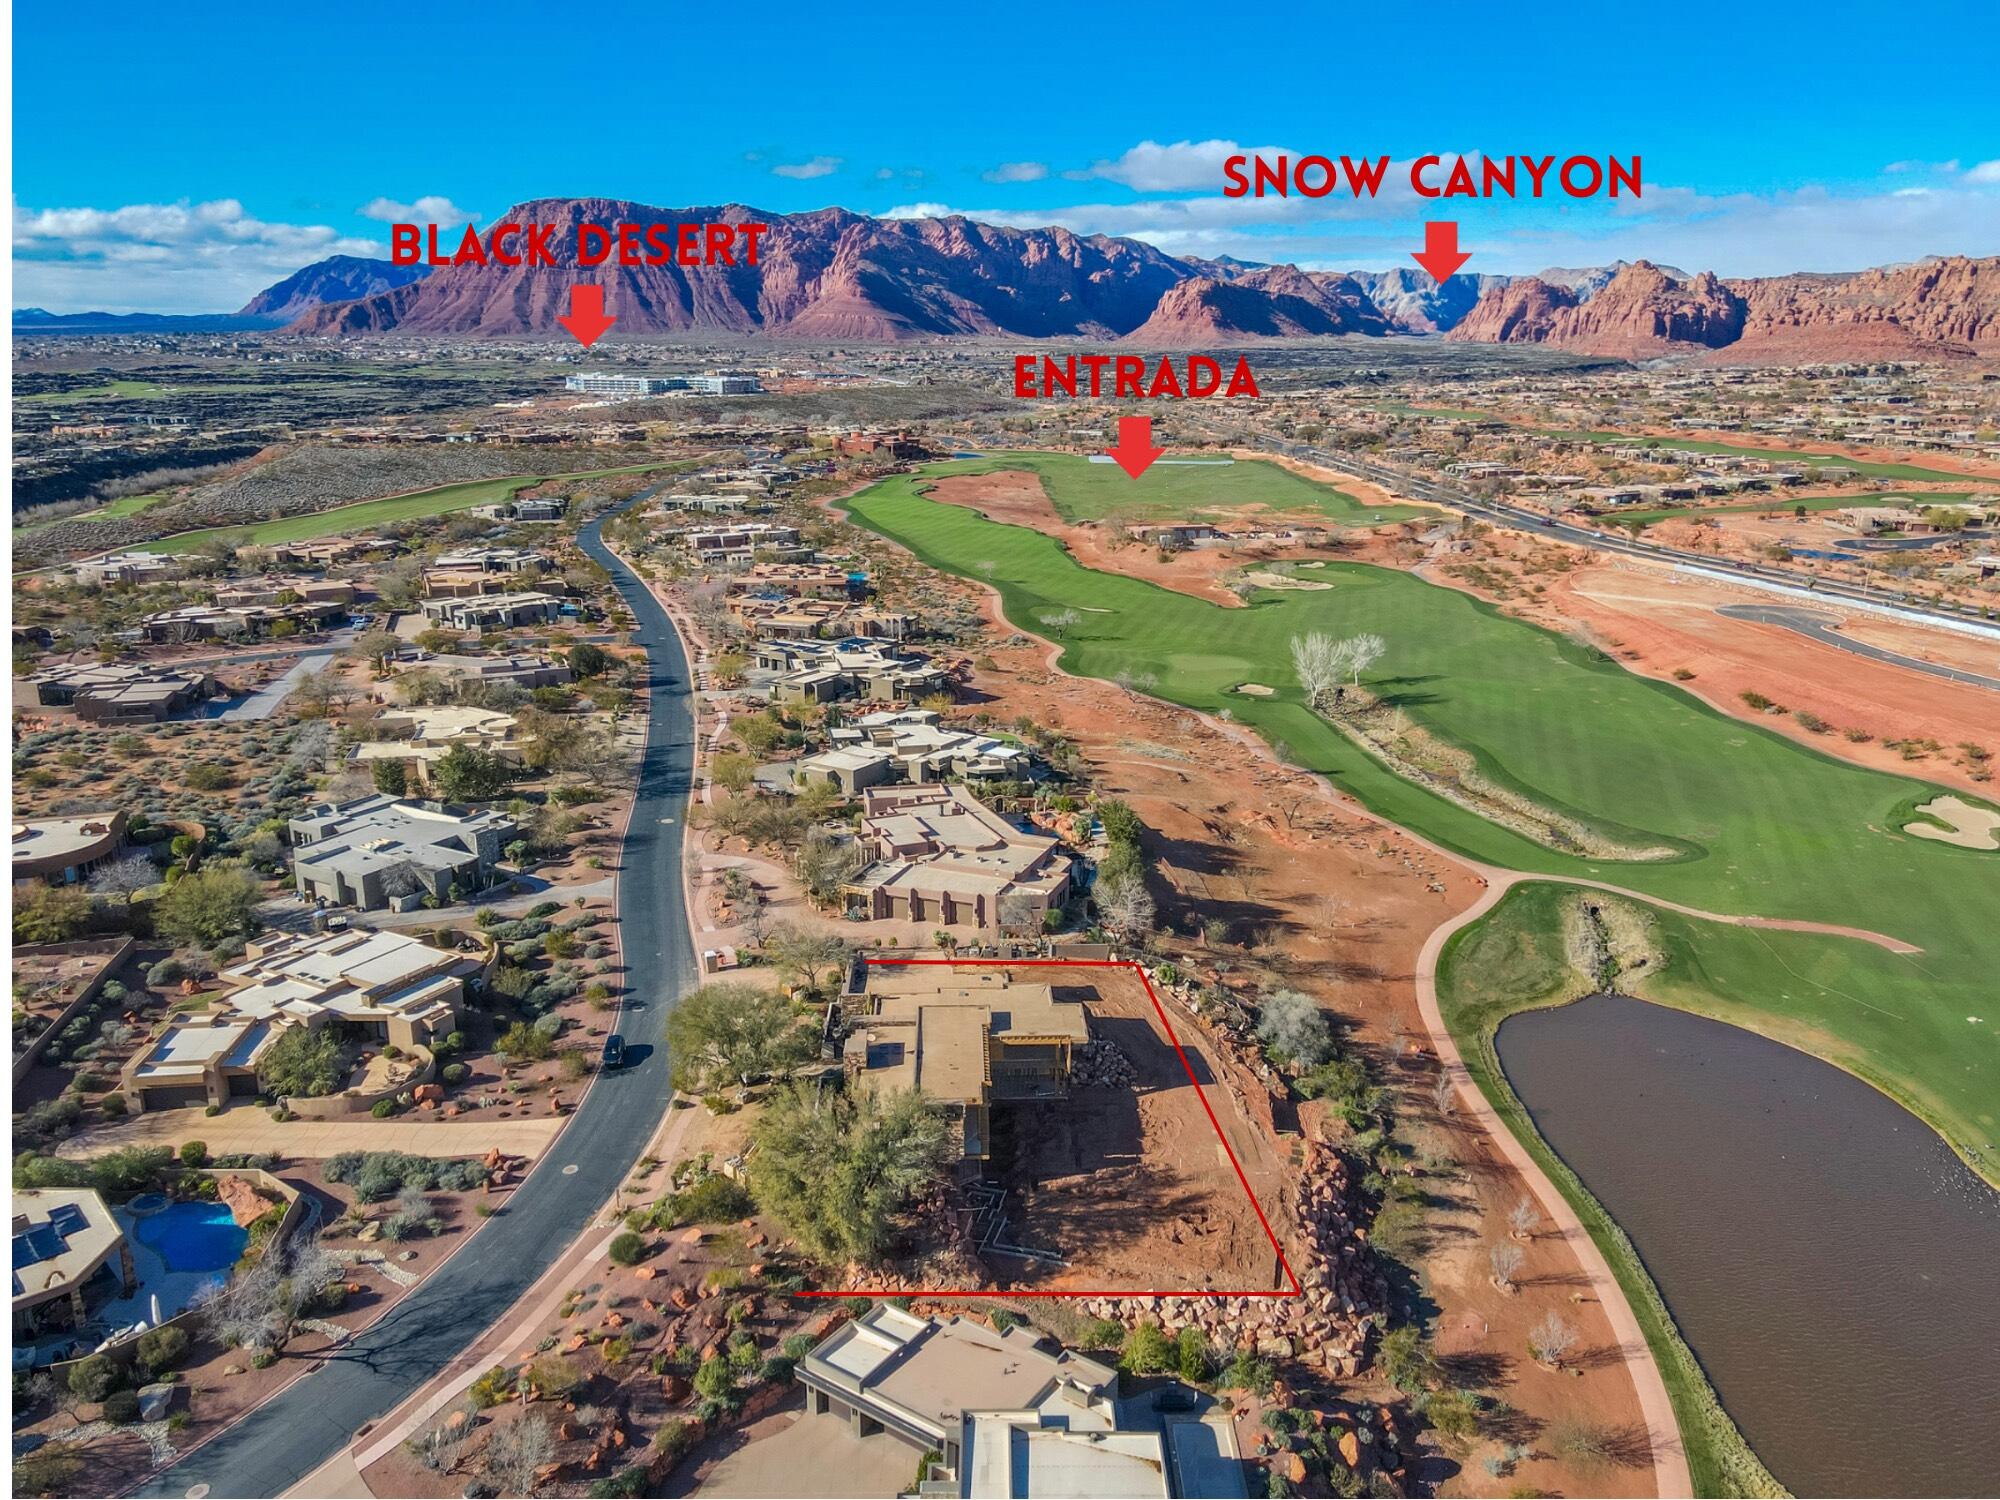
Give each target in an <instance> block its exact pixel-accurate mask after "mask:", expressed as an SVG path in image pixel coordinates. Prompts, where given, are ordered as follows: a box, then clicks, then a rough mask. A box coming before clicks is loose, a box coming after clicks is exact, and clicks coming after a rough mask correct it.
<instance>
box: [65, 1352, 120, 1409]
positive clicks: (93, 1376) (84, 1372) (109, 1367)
mask: <svg viewBox="0 0 2000 1500" xmlns="http://www.w3.org/2000/svg"><path fill="white" fill-rule="evenodd" d="M123 1374H124V1372H123V1371H122V1370H120V1369H119V1368H118V1362H117V1361H116V1360H114V1359H113V1358H112V1357H111V1356H110V1355H108V1354H93V1355H90V1356H89V1357H88V1358H85V1359H80V1360H78V1361H77V1362H76V1363H75V1364H73V1365H71V1366H70V1371H69V1388H70V1390H71V1391H72V1392H74V1393H75V1394H76V1395H78V1396H81V1397H82V1398H83V1399H84V1400H86V1401H102V1400H103V1399H104V1398H105V1397H106V1396H108V1395H110V1394H111V1392H112V1391H113V1390H115V1389H116V1388H117V1386H118V1381H119V1379H120V1377H121V1376H122V1375H123Z"/></svg>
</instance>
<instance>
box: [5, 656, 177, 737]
mask: <svg viewBox="0 0 2000 1500" xmlns="http://www.w3.org/2000/svg"><path fill="white" fill-rule="evenodd" d="M28 681H29V682H31V683H33V684H34V686H35V697H36V699H37V701H39V702H40V703H42V704H43V705H44V706H45V707H48V708H70V709H74V710H75V711H76V716H77V717H78V718H79V719H83V720H85V721H87V722H90V723H98V722H115V723H135V722H136V723H145V722H154V723H157V722H158V721H159V720H162V719H166V718H170V717H172V716H173V715H174V714H177V713H184V712H186V711H187V710H188V709H190V708H193V707H195V706H196V705H197V704H201V703H205V702H207V701H208V700H209V699H210V698H212V697H214V696H215V693H216V686H215V678H214V676H213V675H212V674H211V673H209V672H205V671H203V670H201V669H200V668H198V667H152V666H142V665H133V664H129V663H125V662H111V663H102V664H101V663H97V662H87V663H86V662H76V663H71V664H68V665H64V666H56V667H44V668H43V669H42V670H41V671H39V672H34V673H31V674H30V675H29V677H28Z"/></svg>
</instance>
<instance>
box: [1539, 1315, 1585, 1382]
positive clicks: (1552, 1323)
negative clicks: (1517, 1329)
mask: <svg viewBox="0 0 2000 1500" xmlns="http://www.w3.org/2000/svg"><path fill="white" fill-rule="evenodd" d="M1575 1347H1576V1330H1575V1329H1574V1328H1572V1327H1570V1326H1569V1324H1567V1323H1565V1322H1564V1321H1563V1320H1562V1319H1561V1318H1560V1317H1558V1316H1556V1314H1554V1313H1550V1314H1548V1316H1546V1317H1544V1318H1543V1319H1542V1321H1541V1322H1539V1323H1537V1324H1536V1325H1535V1326H1534V1327H1533V1328H1531V1329H1529V1330H1528V1353H1529V1354H1530V1355H1532V1356H1533V1357H1534V1361H1535V1363H1536V1364H1538V1365H1547V1366H1549V1368H1551V1369H1555V1370H1560V1369H1561V1368H1562V1364H1563V1357H1564V1356H1565V1355H1567V1354H1568V1353H1569V1352H1570V1350H1572V1349H1574V1348H1575Z"/></svg>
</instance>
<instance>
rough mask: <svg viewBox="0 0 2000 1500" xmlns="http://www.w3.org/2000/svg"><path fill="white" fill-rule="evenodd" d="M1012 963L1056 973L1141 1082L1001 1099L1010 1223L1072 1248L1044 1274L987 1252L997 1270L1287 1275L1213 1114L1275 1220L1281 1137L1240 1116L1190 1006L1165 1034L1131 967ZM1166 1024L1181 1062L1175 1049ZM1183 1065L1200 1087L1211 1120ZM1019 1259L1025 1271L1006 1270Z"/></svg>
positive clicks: (1043, 1282)
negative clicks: (1013, 1101) (1009, 1163)
mask: <svg viewBox="0 0 2000 1500" xmlns="http://www.w3.org/2000/svg"><path fill="white" fill-rule="evenodd" d="M1013 973H1014V977H1015V978H1016V979H1017V980H1018V981H1020V982H1023V983H1046V984H1052V985H1054V986H1055V987H1056V991H1057V994H1058V997H1059V998H1062V997H1065V996H1069V995H1073V996H1075V997H1076V998H1077V999H1078V1000H1080V1001H1081V1002H1082V1004H1083V1005H1084V1007H1085V1009H1086V1010H1087V1012H1088V1014H1089V1018H1090V1033H1091V1037H1092V1039H1093V1040H1094V1041H1096V1042H1099V1043H1101V1044H1108V1045H1110V1046H1112V1047H1115V1048H1117V1050H1118V1051H1119V1053H1120V1054H1122V1055H1123V1057H1124V1058H1125V1060H1126V1061H1128V1062H1129V1063H1131V1065H1132V1067H1133V1070H1134V1072H1135V1074H1136V1082H1135V1083H1134V1084H1133V1085H1132V1086H1131V1087H1129V1088H1127V1087H1122V1086H1120V1087H1105V1086H1096V1087H1079V1088H1074V1089H1072V1090H1071V1092H1070V1095H1069V1097H1068V1098H1067V1099H1065V1100H1062V1101H1056V1102H1049V1103H1036V1104H1032V1105H1016V1106H1011V1107H1010V1106H1002V1107H1001V1108H999V1109H996V1111H995V1120H994V1126H995V1136H996V1140H997V1141H1003V1142H1006V1143H1008V1145H1009V1146H1010V1147H1011V1150H1010V1151H1009V1154H1010V1155H1011V1157H1012V1158H1013V1171H1012V1172H1011V1174H1010V1175H1009V1176H1008V1178H1007V1182H1008V1186H1009V1187H1010V1188H1011V1189H1013V1190H1014V1192H1015V1196H1014V1197H1013V1199H1012V1201H1011V1202H1010V1203H1009V1206H1008V1207H1009V1237H1010V1238H1011V1239H1013V1240H1014V1242H1015V1243H1019V1244H1024V1245H1028V1246H1032V1247H1034V1248H1037V1249H1047V1250H1053V1251H1055V1252H1057V1253H1058V1254H1061V1255H1062V1256H1063V1257H1064V1258H1065V1259H1066V1260H1068V1261H1069V1267H1068V1268H1067V1269H1066V1270H1065V1271H1063V1272H1061V1273H1060V1274H1057V1275H1055V1276H1052V1277H1046V1278H1045V1277H1043V1276H1039V1275H1036V1274H1035V1272H1034V1268H1033V1267H1032V1265H1029V1264H1024V1263H1022V1262H1018V1261H1008V1260H1006V1259H1004V1258H1000V1257H989V1261H990V1263H991V1265H992V1268H993V1270H994V1271H995V1272H996V1273H997V1279H1000V1280H1001V1281H1002V1284H1008V1285H1016V1284H1019V1285H1026V1284H1032V1285H1034V1286H1035V1287H1036V1288H1037V1289H1038V1290H1044V1291H1090V1292H1097V1293H1122V1292H1142V1291H1183V1290H1185V1291H1214V1292H1250V1291H1255V1292H1263V1291H1272V1290H1282V1289H1286V1288H1288V1287H1289V1286H1290V1285H1291V1281H1290V1278H1288V1277H1286V1276H1285V1275H1284V1273H1283V1271H1282V1270H1281V1268H1280V1267H1279V1264H1278V1257H1277V1254H1276V1252H1275V1251H1274V1250H1273V1248H1272V1245H1271V1241H1270V1239H1269V1238H1268V1237H1267V1236H1266V1234H1265V1233H1264V1227H1263V1224H1261V1223H1260V1222H1259V1220H1258V1216H1257V1213H1256V1212H1254V1211H1253V1210H1252V1207H1251V1205H1250V1204H1249V1203H1248V1202H1246V1200H1245V1195H1244V1189H1243V1183H1242V1182H1241V1181H1239V1180H1238V1179H1237V1176H1236V1169H1235V1167H1234V1166H1232V1165H1231V1164H1230V1160H1229V1157H1228V1156H1227V1155H1225V1154H1224V1152H1223V1150H1222V1147H1221V1144H1220V1142H1219V1141H1218V1140H1217V1137H1216V1126H1217V1123H1220V1125H1221V1128H1222V1130H1223V1132H1224V1134H1225V1135H1226V1137H1227V1139H1228V1141H1229V1148H1230V1151H1231V1152H1233V1153H1234V1154H1235V1157H1236V1161H1237V1162H1238V1163H1240V1164H1241V1166H1242V1168H1243V1173H1244V1177H1245V1179H1247V1180H1248V1182H1249V1183H1250V1187H1251V1191H1252V1192H1254V1193H1255V1195H1256V1200H1257V1207H1258V1208H1260V1209H1262V1211H1263V1213H1264V1214H1265V1216H1266V1217H1267V1218H1269V1219H1270V1220H1271V1222H1272V1224H1273V1227H1274V1230H1276V1231H1277V1232H1280V1233H1281V1234H1282V1230H1278V1227H1277V1226H1278V1219H1277V1216H1276V1210H1277V1207H1278V1205H1279V1204H1280V1203H1281V1201H1282V1199H1283V1183H1284V1173H1283V1167H1282V1164H1281V1163H1280V1161H1279V1159H1278V1148H1277V1144H1276V1143H1275V1142H1274V1141H1273V1140H1272V1138H1271V1137H1270V1136H1269V1135H1267V1134H1264V1133H1262V1132H1259V1131H1255V1130H1253V1129H1252V1128H1251V1126H1250V1124H1249V1122H1248V1121H1246V1120H1245V1119H1244V1116H1243V1110H1242V1108H1241V1101H1240V1098H1237V1097H1232V1091H1231V1090H1230V1089H1229V1088H1228V1087H1227V1086H1226V1085H1225V1083H1224V1082H1223V1079H1224V1077H1225V1075H1226V1071H1227V1070H1226V1069H1225V1068H1223V1067H1221V1066H1219V1064H1218V1058H1217V1057H1216V1055H1215V1050H1214V1048H1213V1047H1212V1046H1211V1045H1210V1044H1209V1043H1208V1041H1207V1040H1206V1039H1205V1037H1204V1036H1203V1034H1202V1033H1201V1032H1200V1030H1199V1029H1198V1028H1196V1027H1195V1026H1194V1024H1193V1022H1192V1018H1191V1017H1186V1016H1183V1017H1181V1018H1179V1019H1178V1020H1177V1021H1176V1022H1175V1025H1174V1029H1173V1033H1172V1034H1170V1033H1169V1031H1168V1029H1167V1027H1166V1026H1164V1025H1163V1024H1162V1023H1161V1018H1160V1012H1159V1010H1158V1009H1156V1008H1155V1006H1154V1004H1153V1002H1152V1000H1151V998H1150V997H1149V996H1148V995H1147V992H1146V988H1145V986H1144V985H1143V984H1142V983H1141V981H1140V979H1139V976H1138V975H1137V974H1136V973H1134V972H1133V971H1131V970H1130V969H1123V968H1111V969H1083V968H1078V969H1074V970H1069V969H1061V968H1044V967H1034V968H1024V969H1018V970H1015V971H1013ZM1174 1036H1178V1037H1179V1039H1180V1043H1181V1046H1182V1048H1183V1049H1184V1050H1185V1052H1186V1055H1187V1059H1188V1061H1187V1064H1186V1066H1183V1065H1182V1062H1181V1059H1180V1057H1179V1056H1178V1055H1176V1053H1175V1051H1174V1047H1173V1037H1174ZM1190 1068H1191V1069H1192V1070H1193V1073H1194V1078H1195V1079H1197V1080H1199V1081H1200V1082H1201V1084H1202V1092H1204V1093H1206V1094H1207V1095H1208V1105H1209V1108H1210V1109H1212V1110H1213V1111H1214V1120H1213V1121H1211V1119H1210V1118H1209V1113H1208V1110H1205V1109H1204V1108H1203V1107H1202V1098H1201V1095H1200V1094H1198V1093H1197V1091H1196V1089H1195V1087H1194V1084H1193V1082H1191V1081H1190V1079H1189V1076H1188V1075H1189V1069H1190ZM1003 1116H1004V1118H1003ZM1014 1270H1019V1271H1020V1272H1022V1273H1024V1274H1022V1275H1020V1276H1018V1277H1015V1276H1010V1275H1009V1274H1008V1273H1009V1272H1010V1271H1014Z"/></svg>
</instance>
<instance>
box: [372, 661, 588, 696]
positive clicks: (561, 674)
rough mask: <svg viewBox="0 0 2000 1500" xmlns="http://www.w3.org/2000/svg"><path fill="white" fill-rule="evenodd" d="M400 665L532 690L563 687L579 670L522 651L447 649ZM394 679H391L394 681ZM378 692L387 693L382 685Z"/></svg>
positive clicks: (379, 693)
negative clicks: (500, 653) (490, 653)
mask: <svg viewBox="0 0 2000 1500" xmlns="http://www.w3.org/2000/svg"><path fill="white" fill-rule="evenodd" d="M399 665H400V667H401V668H402V670H404V671H418V672H435V673H437V674H438V675H439V676H440V677H449V678H451V679H452V680H453V681H455V682H484V683H501V682H505V683H511V684H512V685H514V686H515V687H518V688H523V689H526V690H528V691H533V690H534V689H535V688H538V687H560V686H562V685H563V684H564V683H565V682H573V681H575V679H576V673H575V672H573V671H571V670H570V668H569V666H568V664H567V663H565V662H560V661H555V660H553V659H552V658H550V657H546V656H534V655H530V654H527V653H518V652H517V653H514V654H511V655H507V656H466V655H461V654H458V653H455V652H449V651H446V652H440V653H438V654H437V655H435V656H430V655H423V656H415V657H405V658H402V659H401V661H400V663H399ZM394 681H395V679H394V678H391V679H390V683H391V685H393V683H394ZM376 696H377V697H382V696H385V695H384V693H383V692H382V691H381V690H380V689H378V690H377V692H376Z"/></svg>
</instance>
